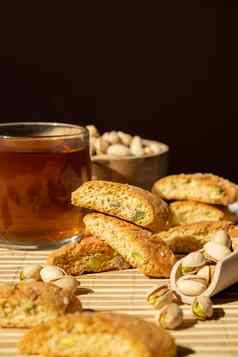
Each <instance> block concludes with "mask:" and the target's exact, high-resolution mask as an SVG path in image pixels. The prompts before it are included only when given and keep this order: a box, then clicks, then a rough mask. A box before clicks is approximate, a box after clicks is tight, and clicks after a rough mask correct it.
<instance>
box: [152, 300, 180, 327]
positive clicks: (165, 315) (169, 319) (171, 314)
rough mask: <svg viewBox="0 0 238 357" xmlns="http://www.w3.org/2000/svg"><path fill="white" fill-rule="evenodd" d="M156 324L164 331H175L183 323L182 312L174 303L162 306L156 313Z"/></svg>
mask: <svg viewBox="0 0 238 357" xmlns="http://www.w3.org/2000/svg"><path fill="white" fill-rule="evenodd" d="M156 320H157V323H158V324H159V325H160V326H161V327H163V328H166V329H175V328H176V327H178V326H180V325H181V324H182V322H183V311H182V309H181V308H180V307H179V306H178V305H177V304H175V303H172V304H169V305H166V306H164V307H163V308H162V309H161V310H159V311H157V313H156Z"/></svg>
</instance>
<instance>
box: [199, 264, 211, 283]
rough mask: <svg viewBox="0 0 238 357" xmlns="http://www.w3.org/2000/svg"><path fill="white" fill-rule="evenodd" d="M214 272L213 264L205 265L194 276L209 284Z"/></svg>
mask: <svg viewBox="0 0 238 357" xmlns="http://www.w3.org/2000/svg"><path fill="white" fill-rule="evenodd" d="M214 272H215V265H205V266H203V267H202V268H201V269H199V271H198V272H197V275H196V276H199V277H200V278H203V279H205V280H206V282H207V284H210V282H211V281H212V278H213V275H214Z"/></svg>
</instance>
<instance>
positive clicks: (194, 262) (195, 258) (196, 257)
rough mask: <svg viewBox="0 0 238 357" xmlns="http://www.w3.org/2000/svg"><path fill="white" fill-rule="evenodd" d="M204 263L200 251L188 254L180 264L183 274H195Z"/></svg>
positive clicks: (204, 260)
mask: <svg viewBox="0 0 238 357" xmlns="http://www.w3.org/2000/svg"><path fill="white" fill-rule="evenodd" d="M205 263H206V259H205V258H204V256H203V255H202V253H201V252H200V251H197V252H193V253H190V254H188V255H187V256H186V257H185V258H184V259H183V260H182V264H181V269H182V273H183V274H187V273H190V272H195V271H197V270H198V269H199V268H201V267H202V266H203V265H204V264H205Z"/></svg>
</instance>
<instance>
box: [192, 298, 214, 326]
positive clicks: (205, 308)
mask: <svg viewBox="0 0 238 357" xmlns="http://www.w3.org/2000/svg"><path fill="white" fill-rule="evenodd" d="M192 313H193V315H194V316H195V317H197V318H198V319H199V320H206V319H207V318H211V317H212V315H213V307H212V301H211V299H210V298H209V297H208V296H205V295H201V296H198V297H197V298H195V299H194V301H193V304H192Z"/></svg>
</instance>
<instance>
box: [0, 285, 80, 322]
mask: <svg viewBox="0 0 238 357" xmlns="http://www.w3.org/2000/svg"><path fill="white" fill-rule="evenodd" d="M81 310H82V307H81V303H80V300H79V299H78V298H77V297H76V296H75V295H73V294H72V293H70V292H69V291H68V290H65V289H61V288H59V287H58V286H55V285H53V284H46V283H43V282H41V281H24V282H19V283H17V284H13V283H6V284H0V327H17V328H26V327H32V326H34V325H37V324H39V323H41V322H45V321H48V320H52V319H55V318H56V317H58V316H61V315H64V314H67V313H70V312H78V311H81Z"/></svg>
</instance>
